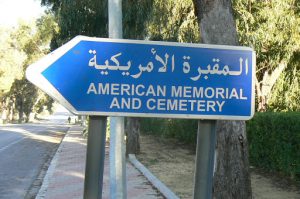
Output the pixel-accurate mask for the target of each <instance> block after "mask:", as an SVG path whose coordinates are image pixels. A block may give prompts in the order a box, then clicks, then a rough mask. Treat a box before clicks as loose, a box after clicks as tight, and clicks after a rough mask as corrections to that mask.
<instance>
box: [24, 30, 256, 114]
mask: <svg viewBox="0 0 300 199" xmlns="http://www.w3.org/2000/svg"><path fill="white" fill-rule="evenodd" d="M80 41H95V42H114V43H130V44H148V45H164V46H178V47H190V48H208V49H224V50H238V51H241V50H242V51H252V99H251V114H250V116H232V115H194V114H158V113H127V112H94V111H77V110H76V109H75V108H74V107H73V106H72V105H71V104H70V103H69V102H68V101H67V100H66V99H65V98H64V97H63V96H62V95H61V94H60V93H59V91H58V90H57V89H56V88H54V86H53V85H52V84H51V83H50V82H49V81H48V80H47V79H46V78H45V77H44V76H43V75H42V72H43V71H44V70H45V69H46V68H48V67H49V66H51V65H52V64H53V63H54V62H55V61H57V60H58V59H59V58H60V57H62V56H63V55H64V54H65V53H67V52H68V51H69V50H70V49H72V48H73V47H74V46H75V45H76V44H78V43H79V42H80ZM255 68H256V55H255V51H253V49H251V48H249V47H244V46H226V45H211V44H194V43H176V42H161V41H145V40H128V39H107V38H96V37H87V36H81V35H79V36H77V37H75V38H74V39H72V40H70V41H69V42H68V43H66V44H64V45H63V46H61V47H59V48H58V49H56V50H55V51H53V52H51V53H49V54H48V55H46V56H45V57H43V58H42V59H40V60H39V61H37V62H36V63H34V64H31V65H30V66H29V67H28V68H27V70H26V78H27V79H28V80H29V81H30V82H32V83H33V84H34V85H36V86H37V87H39V88H40V89H41V90H43V91H44V92H46V93H47V94H48V95H50V96H51V97H52V98H54V99H55V100H56V101H57V102H58V103H60V104H61V105H63V106H64V107H65V108H67V109H68V110H69V111H70V112H72V113H73V114H75V115H99V116H125V117H158V118H178V119H179V118H181V119H208V120H249V119H251V118H252V117H253V116H254V113H255V110H254V109H255V79H254V75H255V71H256V70H255ZM62 81H63V80H62Z"/></svg>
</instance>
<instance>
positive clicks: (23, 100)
mask: <svg viewBox="0 0 300 199" xmlns="http://www.w3.org/2000/svg"><path fill="white" fill-rule="evenodd" d="M10 98H12V99H14V101H15V104H16V108H17V111H18V112H19V114H21V115H22V114H23V113H25V115H26V119H27V120H28V119H29V114H30V113H31V112H32V108H33V105H34V103H35V100H36V98H37V89H36V87H35V86H34V85H33V84H31V83H30V82H28V80H27V79H25V78H23V79H21V80H15V81H14V83H13V85H12V87H11V89H10ZM22 119H23V118H22V117H21V118H19V120H22Z"/></svg>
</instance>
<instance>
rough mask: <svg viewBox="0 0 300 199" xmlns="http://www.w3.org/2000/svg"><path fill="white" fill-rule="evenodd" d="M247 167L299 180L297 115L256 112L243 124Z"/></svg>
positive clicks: (294, 113)
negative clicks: (247, 154)
mask: <svg viewBox="0 0 300 199" xmlns="http://www.w3.org/2000/svg"><path fill="white" fill-rule="evenodd" d="M247 136H248V140H249V152H250V162H251V164H253V165H255V166H258V167H261V168H265V169H268V170H271V171H279V172H282V173H283V174H286V175H289V176H291V177H293V178H296V179H298V180H299V179H300V153H299V151H300V113H299V112H287V113H273V112H266V113H256V115H255V116H254V118H253V119H252V120H250V121H248V122H247Z"/></svg>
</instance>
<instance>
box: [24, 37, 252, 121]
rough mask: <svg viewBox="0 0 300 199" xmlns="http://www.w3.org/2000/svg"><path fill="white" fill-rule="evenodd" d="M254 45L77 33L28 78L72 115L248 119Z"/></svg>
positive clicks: (34, 66) (28, 73) (29, 71)
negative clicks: (119, 38) (92, 35)
mask: <svg viewBox="0 0 300 199" xmlns="http://www.w3.org/2000/svg"><path fill="white" fill-rule="evenodd" d="M254 75H255V53H254V52H253V50H252V49H251V48H247V47H236V46H217V45H201V44H186V43H171V42H150V41H138V40H115V39H114V40H112V39H102V38H90V37H84V36H77V37H75V38H74V39H72V40H71V41H70V42H68V43H67V44H65V45H63V46H62V47H60V48H58V49H57V50H55V51H54V52H52V53H50V54H48V55H47V56H45V57H44V58H42V59H41V60H39V61H38V62H36V63H34V64H32V65H31V66H29V67H28V69H27V71H26V76H27V78H28V79H29V80H30V81H31V82H32V83H33V84H35V85H36V86H38V87H39V88H40V89H42V90H43V91H45V92H46V93H48V94H49V95H50V96H52V97H53V98H54V99H56V100H57V101H58V102H59V103H61V104H62V105H64V106H65V107H66V108H67V109H69V110H70V111H71V112H73V113H75V114H81V115H107V116H135V117H136V116H137V117H169V118H197V119H198V118H201V119H238V120H246V119H250V118H251V117H252V116H253V113H254V81H253V79H254V78H253V77H254Z"/></svg>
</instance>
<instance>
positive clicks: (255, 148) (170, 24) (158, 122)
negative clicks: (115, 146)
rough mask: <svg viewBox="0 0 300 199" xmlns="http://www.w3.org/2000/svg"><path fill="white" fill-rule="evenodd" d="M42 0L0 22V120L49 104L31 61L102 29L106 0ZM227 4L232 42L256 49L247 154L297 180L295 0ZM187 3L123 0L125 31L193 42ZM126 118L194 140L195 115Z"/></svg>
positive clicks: (149, 130) (299, 102) (102, 33)
mask: <svg viewBox="0 0 300 199" xmlns="http://www.w3.org/2000/svg"><path fill="white" fill-rule="evenodd" d="M41 3H42V5H44V6H48V9H49V11H48V12H49V13H48V14H46V15H44V16H43V17H42V18H41V19H39V20H38V21H37V22H36V23H34V24H20V25H19V27H17V28H16V29H12V30H5V29H0V36H1V37H0V40H1V44H2V45H1V46H0V66H1V68H0V99H1V104H0V110H1V114H2V115H1V117H2V121H12V120H18V121H19V122H22V121H24V120H25V121H26V120H29V118H30V113H38V112H41V111H43V109H45V108H46V109H48V110H49V111H50V110H51V104H52V102H53V101H52V99H51V98H49V97H48V96H47V95H45V94H44V93H42V92H41V91H39V90H37V89H36V88H35V87H34V86H32V85H31V84H30V83H29V82H28V81H27V80H26V79H25V77H24V71H25V69H26V67H27V66H28V65H29V64H30V63H32V62H34V61H35V60H37V59H38V58H40V57H41V56H43V55H45V54H47V53H48V52H49V51H50V50H54V49H56V48H57V47H59V46H61V45H62V44H64V43H65V42H67V41H68V40H70V39H71V38H73V37H75V36H76V35H86V36H97V37H107V36H108V30H107V27H108V26H107V20H108V13H107V1H99V0H97V1H96V0H90V1H84V0H77V1H66V0H42V1H41ZM232 5H233V10H234V16H235V22H236V28H237V32H238V38H239V43H240V44H241V45H244V46H250V47H252V48H253V49H255V51H256V55H257V66H256V67H257V68H256V82H255V87H256V99H255V104H256V111H257V114H255V116H254V118H253V119H252V120H251V121H249V122H247V135H248V139H249V150H250V162H251V164H253V165H255V166H258V167H262V168H265V169H267V170H272V171H277V172H281V173H283V174H285V175H286V176H289V177H291V178H293V179H295V180H300V155H299V150H300V126H299V123H300V116H299V112H300V28H299V27H300V2H299V1H295V0H273V1H254V0H233V1H232ZM194 8H195V6H194V4H193V1H192V0H182V1H178V0H166V1H160V0H149V1H142V0H138V1H135V2H133V1H130V0H123V32H124V33H123V34H124V38H128V39H148V40H160V41H174V42H188V43H199V42H200V41H201V35H200V33H199V25H198V20H197V17H196V16H195V10H194ZM132 119H133V120H136V121H138V122H128V124H131V125H132V124H134V125H133V126H132V127H130V128H127V129H137V130H136V131H135V132H138V131H139V130H140V129H141V131H142V132H143V133H145V134H153V135H155V136H163V137H172V138H176V139H179V140H180V141H182V142H185V143H186V144H188V145H192V146H195V143H196V136H197V134H196V133H197V121H195V120H177V119H154V118H151V119H148V118H146V119H136V118H132ZM128 120H129V119H128ZM127 134H128V132H127ZM134 136H137V137H138V135H134ZM134 140H138V139H134ZM141 147H142V146H141ZM133 148H136V147H133ZM137 153H138V151H137Z"/></svg>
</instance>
